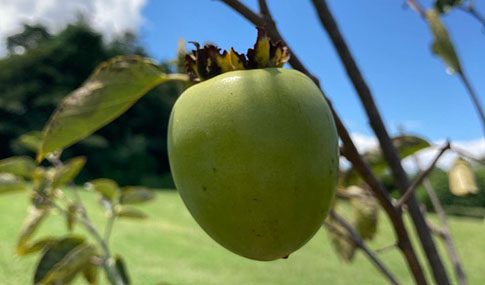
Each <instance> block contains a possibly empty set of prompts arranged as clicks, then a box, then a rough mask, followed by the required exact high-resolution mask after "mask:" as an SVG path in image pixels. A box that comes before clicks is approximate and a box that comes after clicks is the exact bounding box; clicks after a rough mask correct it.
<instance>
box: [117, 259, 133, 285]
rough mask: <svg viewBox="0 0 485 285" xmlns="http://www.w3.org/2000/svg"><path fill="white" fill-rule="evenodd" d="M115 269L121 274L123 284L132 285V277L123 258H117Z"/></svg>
mask: <svg viewBox="0 0 485 285" xmlns="http://www.w3.org/2000/svg"><path fill="white" fill-rule="evenodd" d="M115 267H116V270H118V272H119V273H120V276H121V280H123V284H126V285H130V284H131V282H130V276H129V275H128V270H127V269H126V265H125V262H124V261H123V259H122V258H121V256H119V255H117V256H116V257H115Z"/></svg>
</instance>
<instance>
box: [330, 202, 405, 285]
mask: <svg viewBox="0 0 485 285" xmlns="http://www.w3.org/2000/svg"><path fill="white" fill-rule="evenodd" d="M330 216H331V217H332V218H333V219H334V220H335V221H336V222H337V223H339V224H340V225H341V226H342V227H343V228H345V230H346V231H347V233H348V236H347V237H348V238H349V239H350V241H351V242H353V243H354V244H355V245H356V246H357V247H358V248H360V249H361V250H362V251H363V252H364V253H365V254H366V256H367V257H368V258H369V259H370V261H371V262H372V263H374V265H375V266H376V267H377V269H379V270H380V271H381V272H382V274H383V275H384V276H386V277H387V279H389V281H390V282H391V284H399V282H398V281H397V280H396V278H395V277H394V275H393V274H392V273H391V272H390V271H389V269H387V268H386V266H385V265H384V263H382V261H380V259H379V258H378V257H377V255H376V254H375V253H374V252H372V251H371V250H370V249H369V248H368V247H367V245H366V244H365V242H364V240H363V239H362V237H361V236H360V235H359V234H358V233H357V231H355V229H354V228H353V227H352V225H350V224H349V223H348V222H347V221H345V219H344V218H343V217H341V216H340V215H338V214H337V213H336V212H335V211H333V210H331V211H330Z"/></svg>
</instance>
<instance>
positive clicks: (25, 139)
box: [18, 131, 44, 152]
mask: <svg viewBox="0 0 485 285" xmlns="http://www.w3.org/2000/svg"><path fill="white" fill-rule="evenodd" d="M43 137H44V134H43V133H42V132H40V131H33V132H29V133H26V134H23V135H21V136H20V137H19V138H18V142H19V143H20V144H21V145H22V146H23V147H25V148H28V149H29V150H31V151H33V152H37V151H38V150H39V147H40V144H41V143H42V138H43Z"/></svg>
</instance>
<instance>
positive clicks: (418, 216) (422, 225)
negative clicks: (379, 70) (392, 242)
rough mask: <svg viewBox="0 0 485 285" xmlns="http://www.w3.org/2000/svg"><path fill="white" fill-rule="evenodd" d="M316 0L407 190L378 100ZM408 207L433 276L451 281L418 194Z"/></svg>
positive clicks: (396, 176)
mask: <svg viewBox="0 0 485 285" xmlns="http://www.w3.org/2000/svg"><path fill="white" fill-rule="evenodd" d="M312 2H313V5H314V6H315V10H316V12H317V14H318V16H319V18H320V22H321V23H322V26H323V27H324V29H325V30H326V31H327V33H328V35H329V36H330V39H331V40H332V43H333V45H334V47H335V49H336V50H337V53H338V55H339V57H340V60H341V61H342V63H343V65H344V67H345V70H346V71H347V75H348V76H349V78H350V79H351V81H352V84H353V85H354V88H355V90H356V91H357V94H358V95H359V98H360V101H361V103H362V105H363V106H364V109H365V111H366V113H367V116H368V118H369V122H370V125H371V127H372V129H373V130H374V133H375V134H376V136H377V138H378V140H379V144H380V146H381V149H382V152H383V155H384V157H385V159H386V160H387V162H388V164H389V167H390V169H391V172H392V175H393V178H394V181H395V182H396V184H397V186H398V188H399V189H400V191H401V193H404V192H405V191H406V190H407V188H408V187H409V185H410V183H409V180H408V177H407V174H406V172H405V171H404V169H403V168H402V165H401V159H400V158H399V156H398V154H397V151H396V149H395V147H394V145H393V143H392V141H391V138H390V137H389V134H388V133H387V130H386V127H385V125H384V122H383V120H382V118H381V115H380V113H379V111H378V109H377V106H376V104H375V102H374V98H373V96H372V94H371V91H370V89H369V87H368V85H367V83H366V81H365V80H364V78H363V76H362V73H361V72H360V70H359V68H358V67H357V64H356V62H355V60H354V58H353V56H352V54H351V52H350V50H349V48H348V46H347V43H346V42H345V40H344V38H343V36H342V34H341V32H340V29H339V27H338V25H337V23H336V21H335V19H334V18H333V15H332V13H331V12H330V10H329V8H328V6H327V3H326V1H324V0H312ZM408 208H409V213H410V215H411V218H412V220H413V223H414V226H415V229H416V231H417V233H418V236H419V239H420V241H421V245H422V247H423V250H424V252H425V253H426V257H427V258H428V261H429V264H430V265H431V269H432V271H433V277H434V279H435V281H436V283H438V284H443V285H446V284H449V280H448V277H447V274H446V270H445V268H444V265H443V263H442V261H441V258H440V256H439V254H438V251H437V249H436V246H435V244H434V241H433V239H432V237H431V233H430V231H429V229H428V227H427V225H426V221H425V219H424V216H423V214H422V213H421V211H420V209H419V206H418V202H417V200H416V198H415V197H414V195H411V197H410V198H409V199H408ZM421 281H422V280H421ZM417 282H418V281H417ZM418 283H420V282H418Z"/></svg>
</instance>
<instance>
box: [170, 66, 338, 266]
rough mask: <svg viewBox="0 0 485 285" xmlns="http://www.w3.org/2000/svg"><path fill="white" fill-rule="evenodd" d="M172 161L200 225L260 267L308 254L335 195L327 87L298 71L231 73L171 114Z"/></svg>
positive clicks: (202, 86) (334, 144)
mask: <svg viewBox="0 0 485 285" xmlns="http://www.w3.org/2000/svg"><path fill="white" fill-rule="evenodd" d="M168 154H169V160H170V166H171V169H172V173H173V177H174V180H175V185H176V186H177V189H178V190H179V192H180V195H181V196H182V199H183V201H184V203H185V205H186V206H187V208H188V209H189V211H190V213H191V214H192V216H193V217H194V218H195V220H196V221H197V222H198V223H199V224H200V226H201V227H202V228H203V229H204V230H205V231H206V232H207V233H208V234H209V235H210V236H211V237H212V238H213V239H214V240H215V241H217V242H218V243H220V244H221V245H222V246H224V247H226V248H227V249H229V250H231V251H233V252H235V253H237V254H239V255H242V256H245V257H248V258H251V259H256V260H274V259H278V258H283V257H286V256H288V255H289V254H290V253H292V252H294V251H295V250H297V249H299V248H300V247H302V246H303V245H304V244H305V243H306V242H307V241H308V240H310V238H311V237H312V236H313V235H314V234H315V233H316V232H317V230H318V229H319V228H320V226H321V225H322V223H323V220H324V219H325V217H326V216H327V213H328V210H329V207H330V205H331V202H332V199H333V197H334V192H335V187H336V183H337V172H338V141H337V133H336V128H335V124H334V121H333V118H332V114H331V111H330V109H329V107H328V105H327V103H326V102H325V99H324V98H323V96H322V94H321V92H320V90H319V89H318V87H317V86H316V85H315V84H314V83H313V82H312V81H311V80H310V79H309V78H308V77H307V76H305V75H304V74H302V73H300V72H298V71H295V70H289V69H282V68H265V69H254V70H243V71H231V72H227V73H223V74H221V75H218V76H216V77H213V78H211V79H209V80H207V81H203V82H201V83H198V84H196V85H194V86H192V87H190V88H189V89H187V90H186V91H185V92H184V93H183V94H182V95H181V96H180V98H179V99H178V100H177V102H176V103H175V106H174V108H173V110H172V114H171V117H170V122H169V130H168Z"/></svg>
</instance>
